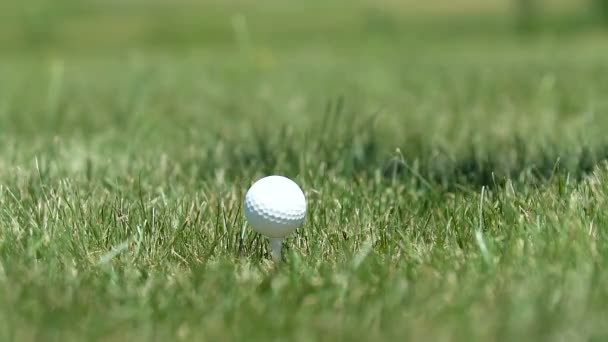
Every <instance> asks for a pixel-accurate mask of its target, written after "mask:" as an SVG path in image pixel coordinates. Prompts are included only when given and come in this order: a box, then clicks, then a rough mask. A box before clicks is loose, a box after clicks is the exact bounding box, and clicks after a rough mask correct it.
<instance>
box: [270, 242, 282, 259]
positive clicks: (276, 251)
mask: <svg viewBox="0 0 608 342" xmlns="http://www.w3.org/2000/svg"><path fill="white" fill-rule="evenodd" d="M281 248H283V238H270V251H271V253H272V260H274V262H279V261H281Z"/></svg>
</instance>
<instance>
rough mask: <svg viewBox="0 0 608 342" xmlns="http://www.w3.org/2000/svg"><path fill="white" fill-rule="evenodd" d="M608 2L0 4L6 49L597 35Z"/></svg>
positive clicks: (0, 37)
mask: <svg viewBox="0 0 608 342" xmlns="http://www.w3.org/2000/svg"><path fill="white" fill-rule="evenodd" d="M606 3H607V1H606V0H553V1H549V0H494V1H482V0H459V1H445V0H432V1H424V2H420V1H413V0H401V1H396V0H393V1H388V0H383V1H369V0H355V1H339V0H333V1H307V2H300V1H256V2H252V1H239V0H235V1H185V0H178V1H158V0H151V1H91V0H88V1H86V0H85V1H76V0H58V1H44V0H30V1H21V2H19V1H3V2H2V4H1V5H0V13H1V19H2V20H1V21H0V30H1V32H0V41H1V42H2V48H3V49H2V52H3V53H4V54H7V53H15V52H16V51H15V50H16V49H26V48H36V49H50V50H53V49H57V50H61V49H68V48H69V49H74V50H88V51H90V50H91V49H93V50H104V49H112V48H116V49H117V48H125V49H138V48H144V47H146V48H151V47H155V48H161V47H164V48H176V47H182V48H186V47H187V48H211V47H230V46H231V45H234V44H236V43H239V44H241V43H245V42H244V41H243V40H249V43H251V44H255V46H265V45H268V44H271V45H275V44H278V43H281V44H285V45H287V46H293V45H296V46H298V45H299V46H302V45H303V44H313V43H314V44H321V45H331V46H334V45H335V44H348V43H351V44H356V43H363V40H365V39H381V38H382V39H387V40H393V41H395V42H401V43H405V42H408V41H417V40H428V39H431V40H439V41H449V40H450V39H457V38H463V37H466V38H471V37H477V38H479V39H489V38H490V37H493V36H494V35H510V34H512V33H530V32H536V33H541V34H544V35H555V34H566V35H573V34H581V33H593V32H595V31H598V30H600V29H602V28H605V27H606V25H607V24H606V23H607V22H608V19H607V17H608V15H607V14H606V12H608V10H607V7H608V5H606Z"/></svg>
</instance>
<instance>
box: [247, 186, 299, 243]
mask: <svg viewBox="0 0 608 342" xmlns="http://www.w3.org/2000/svg"><path fill="white" fill-rule="evenodd" d="M245 216H246V217H247V221H248V222H249V224H250V225H251V227H252V228H253V230H255V231H257V232H258V233H260V234H263V235H266V236H267V237H270V238H280V237H285V236H287V235H288V234H289V233H291V232H292V231H294V230H295V229H296V228H298V227H299V226H300V225H301V224H302V222H303V221H304V217H305V216H306V198H305V197H304V192H302V189H300V187H299V186H298V185H297V184H296V183H295V182H294V181H292V180H291V179H289V178H286V177H283V176H268V177H264V178H262V179H260V180H258V181H257V182H255V183H254V184H253V185H252V186H251V188H249V190H248V191H247V194H246V195H245Z"/></svg>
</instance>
